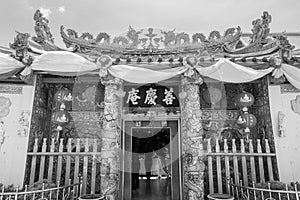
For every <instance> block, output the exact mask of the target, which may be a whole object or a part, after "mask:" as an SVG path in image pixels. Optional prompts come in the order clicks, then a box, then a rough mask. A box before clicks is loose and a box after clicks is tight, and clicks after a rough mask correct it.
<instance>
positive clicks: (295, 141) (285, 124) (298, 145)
mask: <svg viewBox="0 0 300 200" xmlns="http://www.w3.org/2000/svg"><path fill="white" fill-rule="evenodd" d="M269 94H270V106H271V116H272V123H273V130H274V140H275V148H276V153H277V160H278V167H279V178H280V180H281V181H283V182H291V181H299V180H300V171H299V169H300V90H295V89H293V88H292V87H291V86H290V85H281V86H279V85H274V86H269ZM297 96H299V98H298V101H297V99H296V97H297ZM280 112H281V113H282V115H280ZM280 125H281V126H280ZM280 130H281V131H282V132H280Z"/></svg>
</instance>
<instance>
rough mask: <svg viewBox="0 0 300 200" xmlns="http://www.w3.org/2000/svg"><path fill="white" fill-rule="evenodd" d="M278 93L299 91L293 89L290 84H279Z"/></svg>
mask: <svg viewBox="0 0 300 200" xmlns="http://www.w3.org/2000/svg"><path fill="white" fill-rule="evenodd" d="M280 91H281V93H300V89H298V88H295V87H294V86H293V85H291V84H281V85H280Z"/></svg>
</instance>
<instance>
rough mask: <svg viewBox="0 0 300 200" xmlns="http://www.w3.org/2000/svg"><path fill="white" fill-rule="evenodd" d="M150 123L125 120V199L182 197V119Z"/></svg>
mask: <svg viewBox="0 0 300 200" xmlns="http://www.w3.org/2000/svg"><path fill="white" fill-rule="evenodd" d="M149 123H150V122H149V121H140V122H139V123H138V125H137V123H136V122H132V121H126V122H125V130H124V131H125V132H126V131H127V132H126V133H125V134H123V136H124V137H125V138H124V140H123V145H124V147H125V148H123V149H124V150H125V151H124V162H123V164H124V168H123V169H124V173H123V174H124V175H123V187H122V190H123V193H122V194H123V199H125V200H147V199H155V200H160V199H164V200H169V199H170V200H171V199H172V200H176V199H181V198H180V197H181V182H182V180H181V179H182V178H181V177H182V176H181V166H180V159H179V158H180V156H179V155H180V154H179V152H180V151H179V138H178V135H179V134H178V127H179V120H167V121H165V122H162V121H154V122H153V121H152V122H151V126H149ZM162 124H163V125H162ZM128 133H129V134H128Z"/></svg>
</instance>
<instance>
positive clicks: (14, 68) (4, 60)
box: [0, 53, 25, 80]
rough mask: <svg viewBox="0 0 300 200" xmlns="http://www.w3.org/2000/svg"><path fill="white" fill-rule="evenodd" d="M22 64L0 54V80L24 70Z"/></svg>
mask: <svg viewBox="0 0 300 200" xmlns="http://www.w3.org/2000/svg"><path fill="white" fill-rule="evenodd" d="M24 67H25V66H24V64H23V63H21V62H19V61H17V60H16V59H14V58H12V57H10V56H9V55H7V54H3V53H0V80H1V79H6V78H9V77H11V76H13V75H15V74H16V73H17V72H19V71H20V70H22V69H23V68H24Z"/></svg>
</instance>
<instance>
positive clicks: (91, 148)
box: [26, 138, 101, 194]
mask: <svg viewBox="0 0 300 200" xmlns="http://www.w3.org/2000/svg"><path fill="white" fill-rule="evenodd" d="M39 142H40V141H39V140H38V139H35V143H34V147H33V151H32V152H28V153H27V157H28V159H27V162H28V164H29V165H27V166H29V168H30V170H28V171H29V173H28V175H27V176H28V177H29V181H28V182H29V183H26V184H32V183H34V182H36V181H41V180H43V179H47V180H48V181H50V182H53V183H57V182H60V183H62V184H64V185H69V179H71V180H72V181H73V182H74V183H79V176H81V177H82V181H83V183H82V193H83V194H87V193H90V194H95V193H97V192H98V191H99V190H100V159H101V153H100V149H101V143H100V140H98V139H88V138H84V139H82V138H69V139H68V140H67V141H64V139H60V141H59V142H56V141H55V139H52V140H51V142H50V143H47V139H46V138H44V139H43V140H42V142H41V143H40V145H39Z"/></svg>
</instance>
